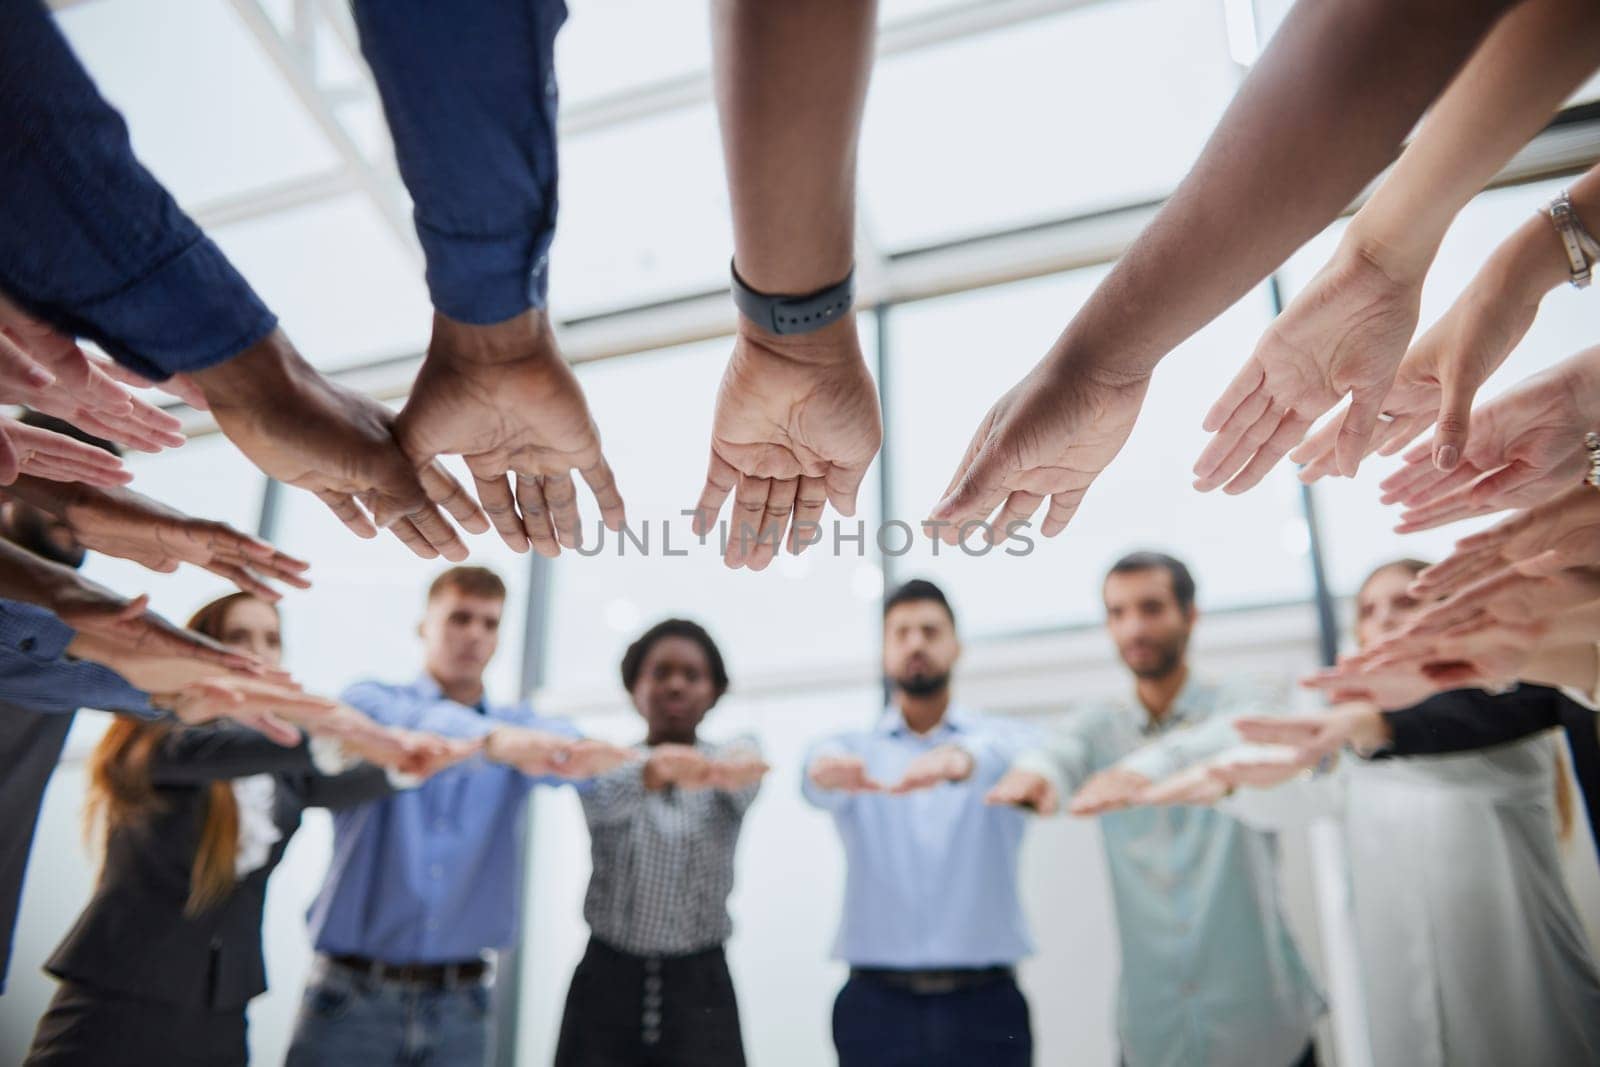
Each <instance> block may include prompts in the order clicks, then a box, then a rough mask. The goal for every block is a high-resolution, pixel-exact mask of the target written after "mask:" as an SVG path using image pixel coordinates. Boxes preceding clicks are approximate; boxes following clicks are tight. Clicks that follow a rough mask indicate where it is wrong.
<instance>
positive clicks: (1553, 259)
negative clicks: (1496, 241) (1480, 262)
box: [1482, 211, 1593, 307]
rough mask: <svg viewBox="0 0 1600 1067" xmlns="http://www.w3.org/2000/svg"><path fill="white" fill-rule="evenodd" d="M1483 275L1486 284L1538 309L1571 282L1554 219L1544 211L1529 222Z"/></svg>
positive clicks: (1503, 248)
mask: <svg viewBox="0 0 1600 1067" xmlns="http://www.w3.org/2000/svg"><path fill="white" fill-rule="evenodd" d="M1591 214H1593V212H1592V211H1591ZM1482 275H1483V276H1484V282H1485V284H1487V285H1494V286H1499V287H1501V288H1500V291H1501V292H1502V293H1503V294H1515V298H1516V299H1517V300H1518V302H1519V303H1522V304H1532V305H1534V306H1535V307H1537V306H1538V303H1539V300H1540V298H1541V297H1543V296H1544V295H1545V294H1546V293H1548V292H1550V291H1551V290H1552V289H1556V288H1558V287H1560V286H1561V285H1562V283H1564V282H1566V281H1567V280H1568V279H1569V278H1571V273H1570V270H1569V267H1568V264H1567V253H1566V249H1565V248H1564V246H1563V245H1562V243H1561V235H1560V234H1559V233H1557V232H1556V228H1555V226H1554V225H1552V224H1551V222H1550V216H1549V215H1547V214H1545V213H1544V212H1543V211H1540V212H1539V213H1538V214H1536V215H1533V216H1532V217H1530V218H1528V219H1526V220H1525V221H1524V222H1523V223H1522V225H1520V226H1518V227H1517V228H1516V230H1515V231H1514V232H1513V233H1512V235H1511V237H1510V238H1508V239H1507V240H1506V241H1505V243H1504V244H1502V245H1501V246H1500V248H1497V249H1496V250H1495V252H1494V254H1493V255H1492V256H1490V257H1489V262H1488V263H1487V264H1486V265H1485V267H1484V270H1483V271H1482ZM1505 298H1506V297H1505V296H1502V297H1501V299H1505Z"/></svg>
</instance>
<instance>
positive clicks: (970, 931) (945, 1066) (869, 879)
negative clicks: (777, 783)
mask: <svg viewBox="0 0 1600 1067" xmlns="http://www.w3.org/2000/svg"><path fill="white" fill-rule="evenodd" d="M883 620H884V621H883V636H884V641H883V665H884V674H885V675H886V676H887V677H888V678H889V680H890V681H891V682H892V683H893V685H894V690H895V692H894V699H893V702H892V703H891V704H890V706H889V707H888V708H887V709H885V711H884V712H883V715H882V716H881V717H880V718H879V720H878V722H877V724H876V725H875V726H874V727H873V728H872V729H871V730H867V731H864V732H859V733H849V734H842V735H839V736H837V737H832V738H829V739H827V740H825V741H822V742H819V743H818V744H816V745H814V746H813V747H812V750H811V752H809V753H808V754H807V758H806V774H805V779H804V785H803V789H804V792H805V797H806V799H807V800H809V801H810V802H811V803H812V804H814V805H816V806H817V807H819V808H822V809H823V810H825V811H827V812H829V813H830V814H832V816H833V819H834V823H835V825H836V826H837V827H838V829H839V836H840V837H841V838H842V839H843V841H844V848H845V864H846V877H845V900H844V915H843V919H842V921H841V922H840V925H839V936H838V940H837V941H836V942H835V945H834V954H835V955H836V956H838V957H839V958H842V959H844V960H845V961H846V962H847V963H849V964H850V980H849V981H848V982H847V983H846V984H845V986H844V988H843V989H842V990H841V991H840V993H839V997H838V999H837V1001H836V1002H835V1004H834V1009H833V1040H834V1045H835V1047H837V1049H838V1051H839V1063H840V1067H897V1065H898V1067H971V1065H972V1064H980V1063H981V1064H984V1065H985V1067H1009V1065H1016V1067H1026V1065H1027V1064H1028V1063H1030V1062H1031V1059H1032V1054H1033V1039H1032V1034H1031V1031H1030V1028H1029V1023H1028V1005H1027V1001H1026V1000H1024V999H1023V996H1022V992H1021V990H1020V989H1018V988H1017V983H1016V978H1015V975H1014V973H1013V968H1014V966H1015V965H1016V963H1017V961H1018V960H1020V959H1021V958H1022V957H1024V956H1026V955H1028V954H1029V953H1030V952H1031V951H1032V944H1031V942H1030V940H1029V937H1028V929H1027V922H1026V921H1025V920H1024V918H1023V915H1022V906H1021V903H1020V901H1019V900H1018V897H1017V850H1018V848H1019V846H1020V845H1021V843H1022V832H1023V826H1024V819H1023V817H1022V816H1021V814H1020V813H1018V812H1016V811H1013V810H1010V809H1006V808H996V807H990V806H986V805H985V804H984V794H985V792H986V791H987V790H988V789H989V788H990V787H992V786H993V785H994V784H995V783H996V782H997V781H999V780H1000V777H1001V775H1003V774H1004V773H1005V771H1006V768H1007V767H1008V766H1010V764H1011V760H1012V758H1013V757H1014V756H1015V755H1017V754H1018V753H1019V752H1021V751H1022V750H1023V749H1024V748H1025V747H1027V745H1028V743H1029V741H1030V736H1029V734H1028V733H1027V732H1026V731H1024V730H1023V729H1022V728H1020V727H1016V726H1008V725H1007V724H1004V723H1001V722H997V721H994V720H990V719H987V718H985V717H984V716H982V715H979V714H977V713H975V712H972V711H969V710H967V709H965V708H962V707H960V706H958V705H956V704H955V703H954V702H953V700H952V699H951V695H950V672H951V670H952V668H953V667H954V666H955V663H956V660H957V658H959V656H960V654H961V643H960V641H959V640H958V639H957V637H956V624H955V615H954V614H953V612H952V611H951V609H950V604H949V602H948V601H947V600H946V599H945V597H944V594H943V593H942V592H941V591H940V590H939V588H938V586H936V585H934V584H933V583H932V582H926V581H920V580H919V581H911V582H907V583H906V584H905V585H903V586H901V587H900V588H899V589H898V590H896V591H895V592H894V593H893V594H892V595H890V597H889V598H888V600H887V601H886V602H885V607H884V616H883Z"/></svg>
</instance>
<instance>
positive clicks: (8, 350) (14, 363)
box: [0, 333, 56, 401]
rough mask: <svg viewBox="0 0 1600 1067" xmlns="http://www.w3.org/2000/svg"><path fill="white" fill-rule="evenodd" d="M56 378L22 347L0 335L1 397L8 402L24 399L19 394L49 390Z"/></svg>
mask: <svg viewBox="0 0 1600 1067" xmlns="http://www.w3.org/2000/svg"><path fill="white" fill-rule="evenodd" d="M55 381H56V376H55V375H54V374H52V373H50V371H48V370H46V369H45V368H44V367H42V366H40V365H39V364H38V363H37V362H35V361H34V359H33V357H32V356H30V355H28V353H26V352H24V351H23V350H22V347H21V346H20V345H18V344H16V343H15V342H13V341H12V340H11V338H9V337H7V336H6V335H5V334H3V333H0V395H4V396H5V398H6V399H7V400H11V401H15V400H19V399H22V397H21V396H19V395H18V394H24V393H31V392H34V391H36V390H39V389H47V388H49V387H50V386H52V385H54V384H55Z"/></svg>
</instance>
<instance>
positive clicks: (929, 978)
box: [911, 974, 959, 997]
mask: <svg viewBox="0 0 1600 1067" xmlns="http://www.w3.org/2000/svg"><path fill="white" fill-rule="evenodd" d="M958 987H959V983H958V982H957V981H956V976H955V975H953V974H918V975H913V976H912V978H911V991H912V992H913V993H916V994H917V995H918V996H924V997H934V996H942V995H944V994H946V993H954V992H955V991H956V989H957V988H958Z"/></svg>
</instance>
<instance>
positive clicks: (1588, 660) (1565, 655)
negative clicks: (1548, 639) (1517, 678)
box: [1521, 638, 1600, 704]
mask: <svg viewBox="0 0 1600 1067" xmlns="http://www.w3.org/2000/svg"><path fill="white" fill-rule="evenodd" d="M1521 680H1522V681H1524V682H1531V683H1532V684H1534V685H1547V686H1550V687H1551V688H1554V689H1568V690H1575V691H1576V692H1578V693H1584V694H1588V700H1587V701H1585V702H1586V703H1590V704H1592V703H1593V701H1594V696H1595V691H1596V689H1600V654H1597V652H1596V648H1595V641H1594V639H1593V638H1590V639H1589V640H1587V641H1570V640H1569V641H1565V642H1561V643H1557V644H1548V643H1546V644H1541V645H1540V646H1539V648H1538V649H1537V650H1535V652H1534V654H1533V656H1532V658H1531V659H1529V660H1528V662H1527V664H1526V665H1525V666H1524V667H1523V668H1522V678H1521Z"/></svg>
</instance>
